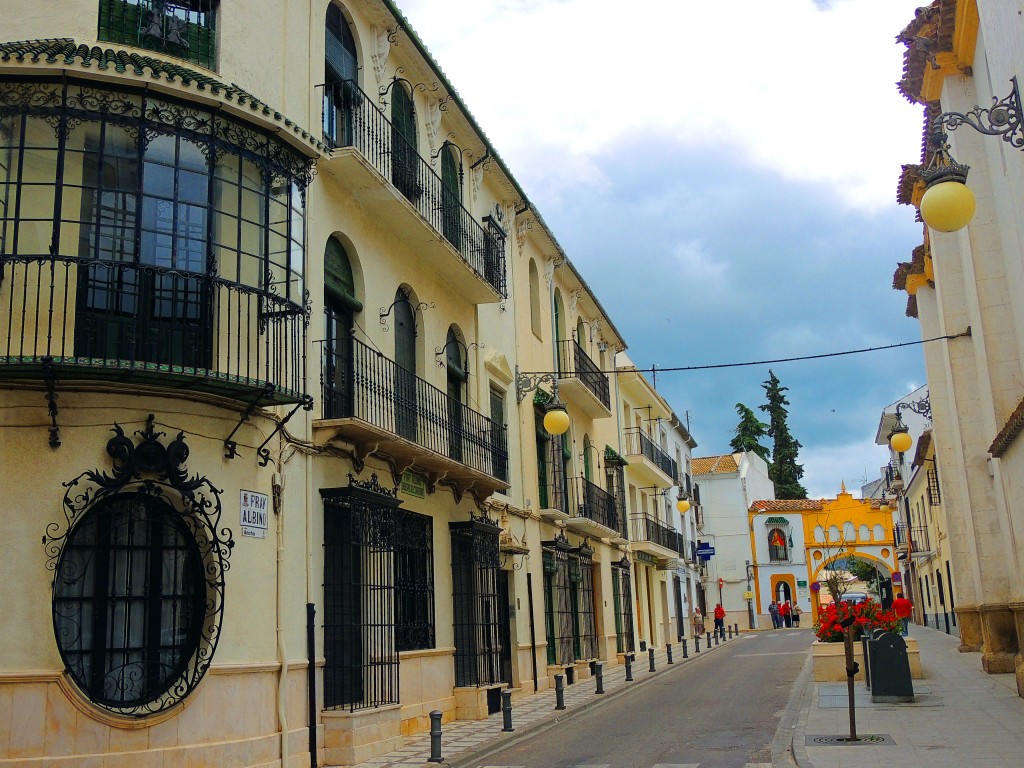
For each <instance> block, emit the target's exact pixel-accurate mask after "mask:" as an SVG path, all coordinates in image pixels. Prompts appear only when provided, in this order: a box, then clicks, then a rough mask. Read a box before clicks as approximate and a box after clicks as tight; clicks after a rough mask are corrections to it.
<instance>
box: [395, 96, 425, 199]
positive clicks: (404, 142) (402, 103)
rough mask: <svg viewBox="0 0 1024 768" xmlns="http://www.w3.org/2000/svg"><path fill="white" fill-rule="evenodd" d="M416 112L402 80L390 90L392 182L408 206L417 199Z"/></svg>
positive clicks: (418, 190) (418, 194)
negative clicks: (407, 202) (408, 203)
mask: <svg viewBox="0 0 1024 768" xmlns="http://www.w3.org/2000/svg"><path fill="white" fill-rule="evenodd" d="M418 160H419V154H418V153H417V150H416V110H415V109H414V107H413V102H412V96H411V95H410V94H409V93H408V92H407V91H406V90H405V87H404V86H403V85H402V82H401V81H395V83H394V85H393V86H392V88H391V183H393V184H394V185H395V187H397V188H398V191H399V192H401V193H402V194H403V195H405V197H406V199H407V200H409V202H411V203H414V204H415V203H416V201H417V200H418V199H419V196H420V186H419V184H418V183H417V180H416V171H417V161H418Z"/></svg>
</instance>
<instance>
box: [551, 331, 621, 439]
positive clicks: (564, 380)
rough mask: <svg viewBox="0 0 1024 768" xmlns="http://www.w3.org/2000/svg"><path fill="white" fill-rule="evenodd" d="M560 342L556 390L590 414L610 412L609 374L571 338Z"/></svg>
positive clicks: (599, 414) (592, 416)
mask: <svg viewBox="0 0 1024 768" xmlns="http://www.w3.org/2000/svg"><path fill="white" fill-rule="evenodd" d="M558 344H559V350H558V361H559V381H558V386H559V392H560V393H561V395H562V397H563V398H564V399H566V400H571V401H572V402H575V403H577V404H578V405H579V406H580V407H581V408H582V409H583V410H584V411H585V412H586V413H587V415H589V416H590V417H591V418H595V419H598V418H607V417H609V416H611V413H612V412H611V402H612V401H611V387H610V385H609V383H608V375H607V374H605V373H602V371H601V369H600V367H598V365H597V364H596V363H595V362H594V361H593V360H591V359H590V356H589V355H588V354H587V353H586V352H585V351H584V349H583V347H581V346H580V345H579V343H578V342H576V341H575V340H574V339H564V340H562V341H560V342H558Z"/></svg>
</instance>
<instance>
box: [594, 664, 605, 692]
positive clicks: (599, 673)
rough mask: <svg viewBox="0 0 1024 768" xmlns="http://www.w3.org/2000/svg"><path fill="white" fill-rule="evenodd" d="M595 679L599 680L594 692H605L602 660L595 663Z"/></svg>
mask: <svg viewBox="0 0 1024 768" xmlns="http://www.w3.org/2000/svg"><path fill="white" fill-rule="evenodd" d="M594 679H595V680H597V688H595V689H594V693H604V664H602V663H601V662H600V661H598V662H596V663H595V664H594Z"/></svg>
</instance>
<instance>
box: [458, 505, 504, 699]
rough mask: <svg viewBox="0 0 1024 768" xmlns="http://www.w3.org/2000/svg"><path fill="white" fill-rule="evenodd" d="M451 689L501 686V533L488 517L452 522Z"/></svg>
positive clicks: (498, 527)
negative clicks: (495, 684)
mask: <svg viewBox="0 0 1024 768" xmlns="http://www.w3.org/2000/svg"><path fill="white" fill-rule="evenodd" d="M449 530H450V531H451V539H452V601H453V608H454V611H453V619H454V625H455V685H456V687H460V688H461V687H468V686H483V685H492V684H494V683H498V682H502V635H503V632H502V627H501V625H500V617H501V608H500V605H499V602H500V601H499V595H500V588H499V585H498V578H499V575H500V567H501V559H500V555H499V549H498V548H499V537H500V535H501V528H500V526H498V525H497V523H495V522H493V521H492V520H490V519H489V518H487V517H474V518H473V519H472V520H469V521H467V522H461V523H450V524H449Z"/></svg>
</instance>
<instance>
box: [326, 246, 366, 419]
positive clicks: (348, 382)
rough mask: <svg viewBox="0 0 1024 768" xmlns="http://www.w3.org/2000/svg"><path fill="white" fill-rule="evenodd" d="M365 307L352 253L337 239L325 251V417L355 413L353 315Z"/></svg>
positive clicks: (334, 417) (341, 416)
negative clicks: (360, 299) (357, 297)
mask: <svg viewBox="0 0 1024 768" xmlns="http://www.w3.org/2000/svg"><path fill="white" fill-rule="evenodd" d="M362 308H363V305H362V304H361V303H360V302H359V300H358V299H356V287H355V278H354V277H353V275H352V263H351V262H350V261H349V258H348V254H347V253H346V252H345V246H343V245H342V244H341V243H340V242H339V241H338V240H337V239H336V238H334V237H332V238H330V239H328V241H327V247H326V249H325V250H324V321H325V324H326V334H325V337H324V346H323V354H324V360H323V372H324V377H323V384H324V392H323V401H324V418H326V419H336V418H343V417H345V416H351V415H352V333H353V328H354V325H353V316H354V315H355V314H356V313H357V312H359V311H360V310H361V309H362Z"/></svg>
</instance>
